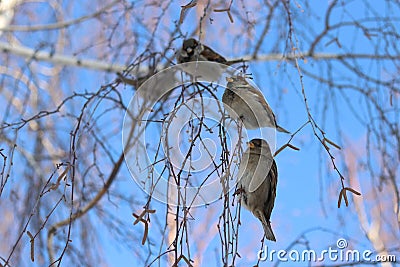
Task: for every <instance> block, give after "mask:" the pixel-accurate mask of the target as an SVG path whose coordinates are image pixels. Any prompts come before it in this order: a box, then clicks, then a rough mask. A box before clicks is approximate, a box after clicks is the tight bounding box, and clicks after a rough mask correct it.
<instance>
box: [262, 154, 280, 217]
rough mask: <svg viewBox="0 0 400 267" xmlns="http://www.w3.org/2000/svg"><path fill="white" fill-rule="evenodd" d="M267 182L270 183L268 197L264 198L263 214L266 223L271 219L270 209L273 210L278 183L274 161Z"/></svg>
mask: <svg viewBox="0 0 400 267" xmlns="http://www.w3.org/2000/svg"><path fill="white" fill-rule="evenodd" d="M268 176H269V177H268V178H267V179H268V182H269V183H270V185H269V188H270V190H269V195H268V197H267V198H266V201H265V203H264V212H265V218H266V219H267V221H269V220H270V218H271V213H272V209H273V208H274V203H275V198H276V186H277V183H278V168H277V167H276V162H275V160H274V162H273V164H272V166H271V170H270V171H269V173H268Z"/></svg>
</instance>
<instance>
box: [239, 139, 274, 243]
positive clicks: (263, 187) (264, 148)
mask: <svg viewBox="0 0 400 267" xmlns="http://www.w3.org/2000/svg"><path fill="white" fill-rule="evenodd" d="M277 182H278V170H277V167H276V163H275V160H274V158H273V156H272V153H271V150H270V148H269V145H268V143H267V142H266V141H265V140H263V139H253V140H251V141H250V142H249V147H248V148H247V149H246V151H245V152H244V154H243V157H242V160H241V162H240V165H239V173H238V192H240V193H241V203H242V205H243V206H244V207H245V208H246V209H248V210H249V211H251V212H252V213H253V215H254V216H255V217H256V218H257V219H259V220H260V221H261V224H262V226H263V228H264V234H265V237H266V238H267V239H268V240H272V241H276V238H275V235H274V233H273V231H272V228H271V222H270V218H271V213H272V209H273V208H274V202H275V197H276V185H277Z"/></svg>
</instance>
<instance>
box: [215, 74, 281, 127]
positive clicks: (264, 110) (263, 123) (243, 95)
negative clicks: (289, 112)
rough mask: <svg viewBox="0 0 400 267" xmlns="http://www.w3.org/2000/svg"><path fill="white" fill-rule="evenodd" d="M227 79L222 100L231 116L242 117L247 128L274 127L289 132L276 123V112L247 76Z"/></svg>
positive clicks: (234, 117)
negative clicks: (248, 80)
mask: <svg viewBox="0 0 400 267" xmlns="http://www.w3.org/2000/svg"><path fill="white" fill-rule="evenodd" d="M226 81H227V82H228V83H227V85H226V89H225V91H224V94H223V95H222V102H223V103H224V105H225V107H227V108H226V109H227V112H228V114H229V115H230V117H231V118H233V119H240V120H241V121H242V122H243V124H244V127H245V128H246V129H250V130H252V129H258V128H260V127H274V128H276V130H278V131H279V132H283V133H289V131H287V130H286V129H284V128H282V127H281V126H279V125H278V124H277V123H276V119H275V114H274V113H273V112H272V110H271V108H270V106H269V105H268V103H267V101H266V100H265V98H264V96H263V94H262V93H261V91H259V90H258V89H256V88H255V87H253V86H252V85H251V84H249V83H248V82H247V81H246V78H245V77H242V76H240V75H238V76H233V77H228V78H226Z"/></svg>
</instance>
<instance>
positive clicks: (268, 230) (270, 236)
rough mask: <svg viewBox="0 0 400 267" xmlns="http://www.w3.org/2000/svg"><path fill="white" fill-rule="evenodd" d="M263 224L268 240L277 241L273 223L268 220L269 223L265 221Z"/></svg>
mask: <svg viewBox="0 0 400 267" xmlns="http://www.w3.org/2000/svg"><path fill="white" fill-rule="evenodd" d="M262 225H263V228H264V234H265V237H266V238H267V239H268V240H271V241H275V242H276V238H275V235H274V232H272V227H271V223H270V222H267V224H265V223H263V224H262Z"/></svg>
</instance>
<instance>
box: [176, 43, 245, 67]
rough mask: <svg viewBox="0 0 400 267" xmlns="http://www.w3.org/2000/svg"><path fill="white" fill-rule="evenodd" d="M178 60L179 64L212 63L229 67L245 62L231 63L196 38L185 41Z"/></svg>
mask: <svg viewBox="0 0 400 267" xmlns="http://www.w3.org/2000/svg"><path fill="white" fill-rule="evenodd" d="M177 59H178V63H185V62H192V61H212V62H217V63H222V64H225V65H228V66H229V65H232V64H235V63H240V62H243V60H242V59H239V60H231V61H229V60H226V59H225V58H224V57H223V56H221V55H220V54H218V53H217V52H215V51H214V50H212V49H211V48H210V47H208V46H206V45H203V44H201V43H200V42H199V41H197V40H196V39H194V38H189V39H187V40H184V41H183V44H182V49H180V51H179V52H178V55H177Z"/></svg>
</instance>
